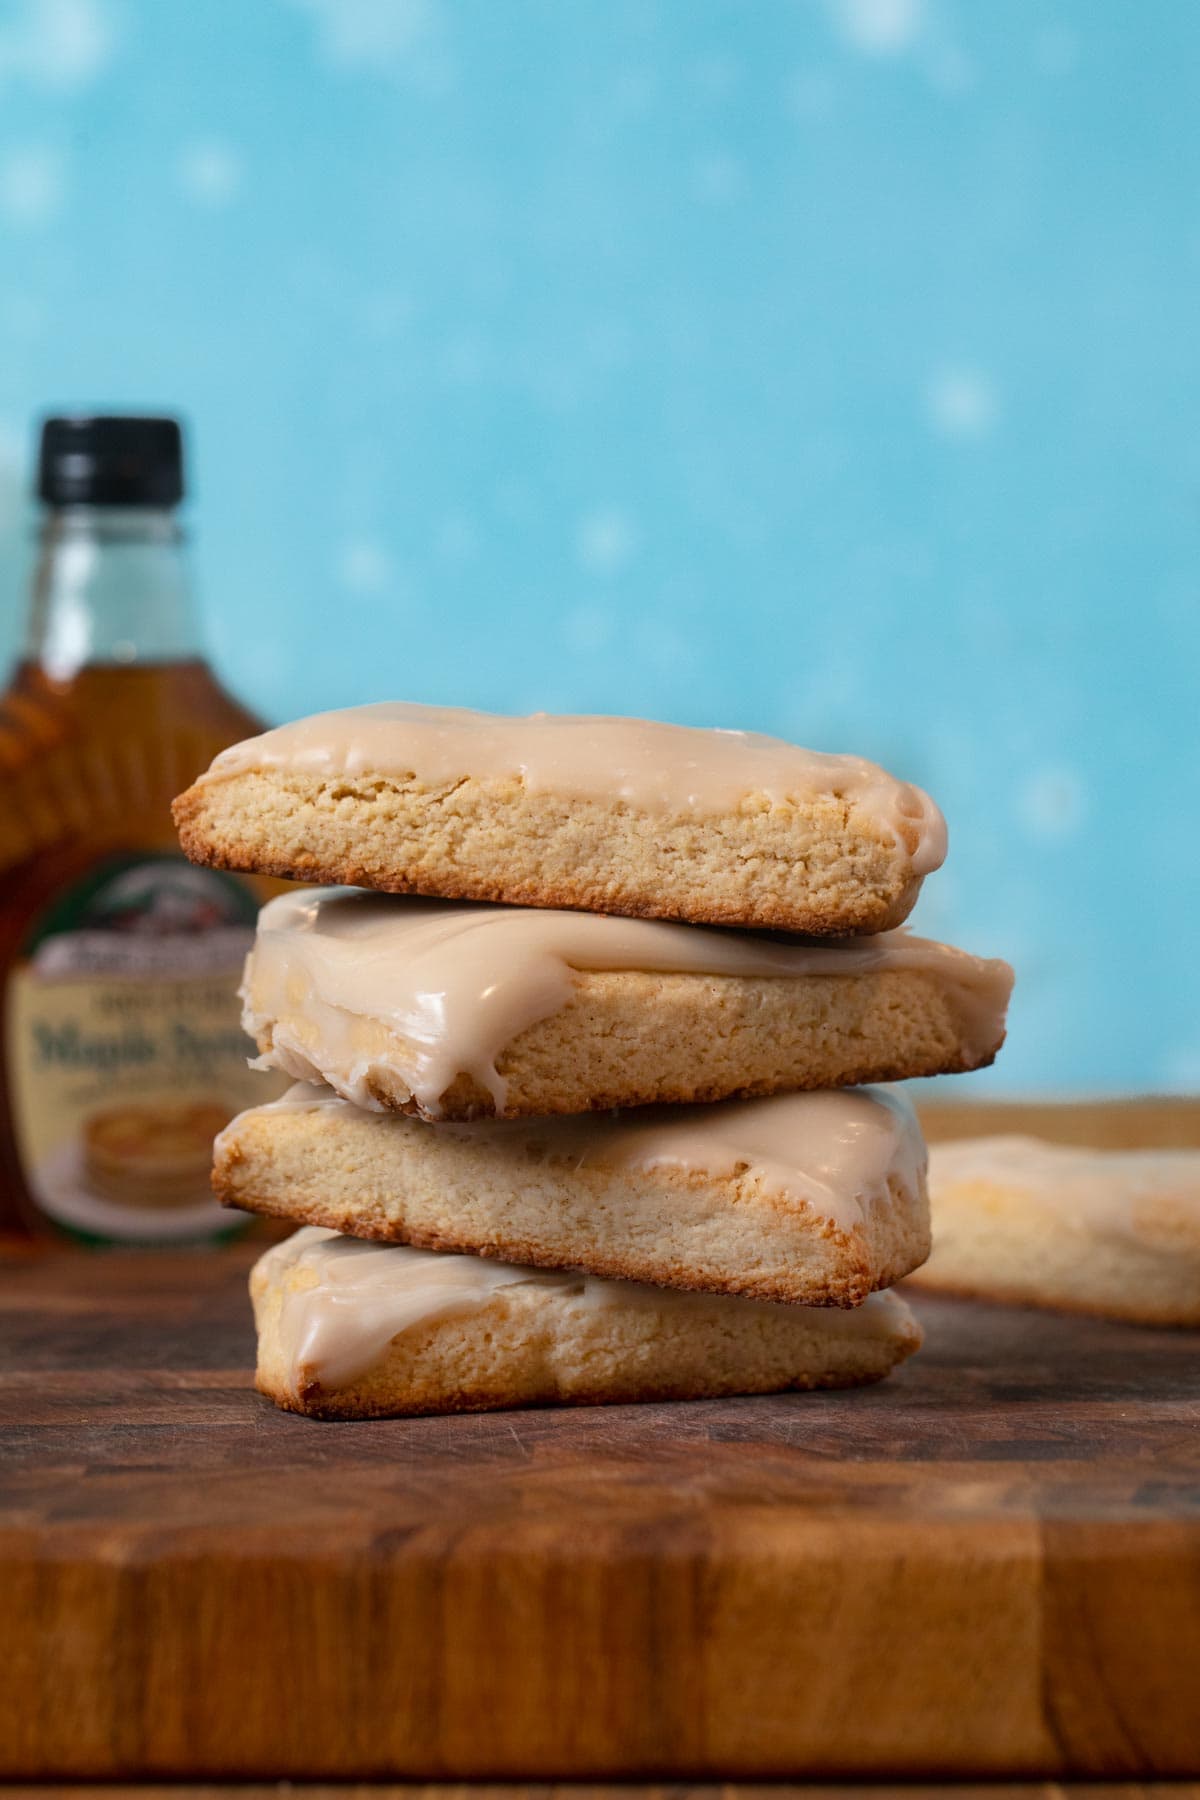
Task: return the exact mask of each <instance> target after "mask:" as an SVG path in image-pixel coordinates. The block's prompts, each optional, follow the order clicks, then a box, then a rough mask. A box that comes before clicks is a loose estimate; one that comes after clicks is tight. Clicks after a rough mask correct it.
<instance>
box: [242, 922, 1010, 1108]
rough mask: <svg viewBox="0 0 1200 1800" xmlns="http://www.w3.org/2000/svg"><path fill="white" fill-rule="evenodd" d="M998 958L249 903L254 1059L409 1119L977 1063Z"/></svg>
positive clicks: (987, 1049) (625, 1102)
mask: <svg viewBox="0 0 1200 1800" xmlns="http://www.w3.org/2000/svg"><path fill="white" fill-rule="evenodd" d="M1011 988H1012V971H1011V969H1010V968H1009V967H1008V964H1007V963H1003V962H996V961H984V960H982V959H981V958H979V957H974V956H968V955H966V954H965V953H964V952H963V951H961V950H953V949H951V948H950V947H949V946H948V945H945V944H935V943H931V942H929V941H928V940H926V939H924V938H914V937H910V936H909V935H908V934H907V932H904V931H894V932H885V933H883V934H882V935H880V936H877V937H871V938H855V939H852V940H848V941H847V942H844V943H839V944H830V943H811V942H797V941H795V940H791V941H788V942H782V941H778V940H771V939H769V938H764V937H763V936H762V935H760V934H757V933H750V932H735V931H717V930H705V929H704V928H702V927H700V926H696V925H673V924H668V923H666V922H665V921H663V920H660V919H623V918H613V917H606V916H604V915H602V914H599V913H579V912H548V911H544V910H542V909H540V908H532V907H511V906H487V905H480V904H479V903H468V904H465V905H464V904H455V903H454V902H452V901H445V900H412V899H406V898H403V897H401V896H397V895H385V894H364V893H349V894H348V893H346V892H345V891H344V890H338V889H327V890H324V891H323V892H322V891H316V892H314V891H311V890H304V891H301V892H298V893H294V894H284V895H283V896H281V897H280V898H279V899H278V900H273V901H272V902H271V903H270V904H269V905H268V906H265V907H264V908H263V910H262V912H261V913H260V914H259V920H258V932H257V935H256V938H255V944H254V949H253V951H252V952H251V954H250V956H249V958H248V959H247V963H246V975H245V980H244V982H243V986H242V1000H243V1004H244V1013H243V1021H242V1022H243V1024H244V1026H245V1029H246V1031H247V1032H248V1033H249V1035H250V1036H251V1037H252V1038H254V1039H255V1041H256V1042H257V1044H258V1048H259V1051H260V1058H259V1064H258V1066H259V1067H261V1068H273V1069H280V1070H282V1071H283V1072H284V1073H285V1074H288V1075H291V1076H292V1077H293V1078H294V1079H295V1080H298V1081H325V1082H328V1084H329V1085H330V1086H331V1087H332V1088H334V1089H336V1091H337V1092H338V1093H339V1094H341V1095H342V1096H343V1098H344V1099H347V1100H352V1101H353V1102H354V1103H355V1105H357V1106H364V1107H368V1108H371V1109H376V1110H377V1109H379V1108H389V1109H393V1110H396V1111H400V1112H416V1113H419V1114H420V1115H421V1116H422V1117H423V1118H426V1119H442V1118H448V1119H470V1118H480V1117H490V1116H493V1115H494V1116H498V1117H510V1118H512V1117H519V1116H522V1115H530V1114H532V1115H542V1114H547V1113H580V1112H591V1111H606V1110H608V1109H610V1108H612V1107H615V1106H643V1105H648V1104H651V1103H654V1102H672V1103H679V1102H687V1101H710V1100H723V1099H726V1098H728V1097H730V1096H732V1095H743V1096H746V1095H753V1094H772V1093H779V1092H786V1091H789V1090H795V1089H801V1088H835V1087H847V1086H851V1085H854V1084H858V1083H862V1082H869V1081H901V1080H904V1079H907V1078H909V1077H911V1076H917V1075H939V1074H948V1073H951V1072H953V1071H956V1070H960V1069H977V1068H980V1067H981V1066H982V1065H983V1064H985V1063H989V1062H991V1060H992V1058H993V1057H994V1056H995V1054H996V1051H997V1050H998V1049H999V1047H1000V1045H1001V1044H1002V1043H1003V1041H1004V1018H1005V1009H1006V1007H1007V1004H1008V997H1009V993H1010V991H1011Z"/></svg>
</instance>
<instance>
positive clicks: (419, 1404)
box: [255, 1336, 920, 1420]
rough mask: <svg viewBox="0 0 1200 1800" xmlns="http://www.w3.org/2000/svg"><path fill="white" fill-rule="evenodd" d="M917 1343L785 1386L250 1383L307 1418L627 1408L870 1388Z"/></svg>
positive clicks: (260, 1380) (285, 1408) (283, 1408)
mask: <svg viewBox="0 0 1200 1800" xmlns="http://www.w3.org/2000/svg"><path fill="white" fill-rule="evenodd" d="M919 1346H920V1338H919V1336H918V1337H917V1338H915V1339H914V1340H913V1341H911V1342H910V1343H908V1344H907V1346H906V1347H905V1348H904V1349H902V1350H901V1352H900V1354H899V1355H898V1356H897V1357H896V1358H895V1361H894V1362H891V1363H889V1364H888V1366H887V1367H886V1368H878V1369H872V1370H870V1371H869V1372H863V1373H861V1374H835V1375H821V1376H814V1377H807V1376H798V1377H796V1378H794V1379H793V1380H791V1381H789V1382H787V1383H786V1384H785V1385H780V1384H779V1383H778V1382H773V1381H772V1382H766V1383H764V1384H763V1385H761V1386H755V1385H754V1384H753V1383H751V1382H748V1381H747V1382H733V1383H731V1384H730V1385H729V1386H728V1387H722V1386H719V1385H718V1384H716V1383H712V1382H705V1383H702V1384H697V1383H692V1384H689V1383H686V1382H685V1383H678V1382H669V1383H666V1382H664V1383H658V1384H656V1383H654V1382H646V1383H644V1384H639V1385H638V1386H636V1387H633V1386H630V1387H627V1388H626V1387H616V1386H614V1387H607V1388H606V1387H597V1388H594V1389H588V1390H582V1391H581V1390H579V1389H572V1391H571V1393H570V1394H569V1395H564V1396H561V1397H560V1396H556V1395H555V1396H552V1395H540V1396H536V1397H534V1396H530V1395H527V1394H523V1393H519V1392H516V1391H514V1392H512V1393H509V1394H504V1393H496V1392H495V1391H487V1390H485V1389H475V1390H471V1389H467V1388H459V1389H455V1390H449V1389H437V1390H428V1391H426V1392H424V1393H422V1392H413V1393H410V1394H406V1395H405V1397H404V1399H403V1401H402V1402H397V1401H396V1400H385V1399H380V1398H378V1397H376V1396H373V1395H371V1394H364V1393H362V1392H361V1391H360V1390H359V1389H357V1388H356V1387H354V1386H350V1387H346V1388H338V1389H336V1390H332V1391H329V1392H326V1391H325V1390H324V1389H323V1388H322V1387H321V1384H320V1383H319V1382H317V1381H314V1380H311V1379H309V1380H306V1381H302V1382H301V1383H300V1392H299V1393H298V1394H294V1393H292V1392H290V1390H289V1389H287V1388H286V1387H285V1386H283V1385H282V1384H281V1383H277V1382H273V1381H271V1380H270V1379H269V1378H266V1377H264V1376H263V1375H262V1374H259V1375H258V1377H257V1378H256V1381H255V1386H256V1387H257V1389H258V1392H259V1393H260V1394H262V1395H264V1396H265V1397H266V1398H267V1399H268V1400H272V1401H274V1403H275V1405H276V1406H277V1407H279V1408H280V1410H281V1411H282V1412H290V1413H300V1414H302V1415H303V1416H304V1417H305V1418H309V1419H328V1420H336V1419H341V1420H353V1419H388V1418H427V1417H429V1416H430V1415H432V1414H436V1413H469V1412H511V1411H513V1410H515V1409H518V1408H519V1409H521V1410H525V1409H527V1408H528V1409H537V1410H538V1411H542V1410H544V1409H546V1408H548V1407H556V1406H630V1405H646V1404H653V1403H654V1402H656V1401H667V1400H719V1399H729V1398H733V1397H735V1396H738V1395H748V1396H749V1395H754V1394H784V1393H813V1392H816V1391H817V1390H819V1389H822V1388H852V1387H872V1386H874V1384H875V1383H876V1382H878V1381H883V1380H885V1379H886V1378H887V1376H888V1375H890V1374H891V1372H892V1369H893V1368H894V1367H895V1366H896V1363H898V1362H900V1361H901V1360H903V1358H905V1357H907V1356H910V1355H912V1353H913V1352H914V1351H915V1350H917V1349H918V1348H919Z"/></svg>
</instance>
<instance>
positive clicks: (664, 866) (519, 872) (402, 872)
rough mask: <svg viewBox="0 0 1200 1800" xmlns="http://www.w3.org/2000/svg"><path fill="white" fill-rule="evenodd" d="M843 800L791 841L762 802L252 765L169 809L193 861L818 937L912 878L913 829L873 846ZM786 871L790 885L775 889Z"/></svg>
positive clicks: (885, 919) (899, 907) (855, 926)
mask: <svg viewBox="0 0 1200 1800" xmlns="http://www.w3.org/2000/svg"><path fill="white" fill-rule="evenodd" d="M848 810H849V809H848V808H847V807H846V806H845V805H844V803H839V804H837V805H835V806H833V807H830V806H829V804H828V803H826V805H825V809H824V812H823V814H822V817H823V819H825V821H826V824H825V827H824V830H825V835H822V828H821V827H818V828H817V829H816V830H815V831H814V834H813V837H812V840H811V841H810V842H806V843H805V844H803V845H802V844H801V843H800V842H798V841H796V840H795V835H794V833H792V832H789V831H788V830H785V829H784V828H782V827H781V826H780V825H779V824H778V822H775V823H773V824H771V825H770V826H769V828H764V826H763V825H762V824H761V823H760V824H759V825H757V826H756V825H755V824H754V822H753V821H754V820H755V819H761V817H762V815H757V814H750V815H748V816H747V817H745V818H743V817H742V816H741V815H738V816H737V817H736V818H720V819H716V820H712V821H705V822H704V823H703V824H698V823H697V822H696V821H694V820H690V819H686V820H682V819H670V818H667V819H663V820H658V819H652V818H649V817H645V816H641V815H637V814H631V813H629V812H628V810H627V809H625V808H623V807H621V806H620V805H618V804H614V805H613V806H611V807H609V808H602V807H600V806H599V805H597V804H596V803H594V802H574V803H569V802H567V801H565V800H562V799H558V800H552V799H551V800H546V801H544V802H541V803H539V802H538V801H536V800H534V799H532V798H531V797H530V796H529V795H527V794H526V793H525V792H524V790H523V788H522V786H521V784H520V783H519V782H518V781H512V782H500V783H480V782H475V781H473V780H470V779H468V780H467V781H465V782H463V783H461V784H458V785H457V786H452V787H450V788H445V789H426V788H423V787H421V786H420V785H419V784H415V783H408V784H405V783H400V782H396V781H394V780H390V779H389V778H387V777H384V776H371V775H368V776H364V777H361V778H357V779H355V780H351V779H342V780H329V781H310V782H308V783H302V782H300V781H298V780H297V779H296V778H295V777H291V778H285V777H281V776H276V775H275V774H273V773H267V772H262V771H254V772H252V773H250V774H248V775H242V776H233V777H230V778H229V779H228V780H226V781H223V782H218V783H215V784H208V783H198V784H196V785H195V786H193V787H191V788H189V789H188V790H187V792H186V793H184V794H181V795H180V796H179V798H178V799H177V800H176V801H175V803H174V806H173V808H172V813H173V817H174V820H175V824H176V827H177V830H178V832H179V840H180V843H181V845H182V847H183V850H184V853H185V855H187V856H188V857H189V858H190V860H191V861H192V862H196V863H201V864H204V865H206V866H208V867H211V868H222V869H231V870H235V871H238V872H240V873H245V874H259V875H267V876H274V877H276V878H281V879H285V880H293V881H305V882H315V883H320V884H322V885H332V886H348V887H365V888H374V889H376V890H378V891H380V892H384V893H394V894H425V895H429V896H433V897H438V898H442V899H447V900H485V901H493V902H500V903H505V904H508V905H514V906H540V907H550V908H557V909H565V910H568V911H570V910H577V911H584V912H602V913H618V914H623V915H626V916H628V917H632V918H648V919H682V920H685V921H687V922H689V923H692V924H702V925H704V924H706V925H736V926H743V927H750V928H763V929H772V930H783V931H796V932H804V933H807V934H809V935H811V936H818V937H830V936H832V937H844V936H856V935H862V934H872V933H876V932H880V931H887V930H890V929H891V928H892V927H893V926H896V925H900V924H902V923H903V922H904V920H905V919H906V918H907V917H908V915H909V913H910V912H911V911H912V908H913V905H914V904H915V902H916V898H917V895H918V893H919V891H920V887H921V878H920V877H918V876H914V875H913V873H912V869H911V860H910V859H911V856H912V854H913V853H914V851H915V849H916V844H917V833H916V828H915V826H912V825H910V824H908V823H907V822H904V823H902V825H901V829H902V830H903V831H905V832H906V833H907V834H908V835H909V836H910V837H911V842H910V843H907V844H906V845H905V846H904V847H903V848H900V847H890V846H886V845H885V844H884V843H883V842H882V841H881V840H879V839H878V838H873V837H870V836H867V835H864V834H863V833H861V832H859V833H856V832H855V831H854V830H853V829H852V828H851V827H850V825H849V822H848V817H847V815H848ZM831 815H840V817H837V818H836V819H835V818H834V817H832V816H831ZM767 817H768V819H769V817H770V815H769V814H768V815H767ZM835 823H836V825H837V828H838V830H839V832H840V841H839V842H836V843H831V842H830V841H829V838H828V833H829V832H830V831H832V830H833V828H834V824H835ZM723 832H724V833H727V834H728V842H727V843H724V844H718V842H717V840H718V839H719V838H720V835H721V834H722V833H723ZM822 862H825V864H826V865H827V866H826V867H824V868H822V867H821V863H822ZM810 868H811V874H809V870H810ZM556 871H557V872H556ZM799 871H804V879H803V880H802V881H801V884H800V891H798V892H797V891H793V892H789V893H784V892H781V891H780V889H781V887H784V888H786V887H791V888H793V889H795V886H796V883H797V879H798V872H799Z"/></svg>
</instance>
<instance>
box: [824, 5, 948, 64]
mask: <svg viewBox="0 0 1200 1800" xmlns="http://www.w3.org/2000/svg"><path fill="white" fill-rule="evenodd" d="M832 6H833V13H834V18H835V19H836V21H837V24H838V28H839V30H840V31H841V33H842V35H843V37H845V38H846V39H847V41H848V42H849V43H851V44H852V45H853V46H854V48H855V49H856V50H861V51H862V52H863V54H864V55H866V56H898V55H900V54H901V53H902V52H903V51H905V50H908V49H909V48H911V46H912V45H913V44H914V43H915V42H916V40H917V38H918V37H919V36H920V34H921V31H922V28H923V26H924V23H925V4H924V0H832Z"/></svg>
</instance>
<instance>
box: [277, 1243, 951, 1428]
mask: <svg viewBox="0 0 1200 1800" xmlns="http://www.w3.org/2000/svg"><path fill="white" fill-rule="evenodd" d="M250 1291H251V1295H252V1297H253V1301H254V1316H255V1323H256V1325H257V1327H258V1387H259V1391H260V1392H261V1393H263V1394H266V1395H268V1396H269V1398H270V1399H272V1400H274V1402H275V1404H276V1405H277V1406H280V1407H283V1408H284V1409H285V1410H287V1411H289V1412H301V1413H308V1414H310V1415H312V1416H313V1417H316V1418H324V1419H370V1418H386V1417H396V1416H401V1415H404V1414H412V1413H448V1412H482V1411H488V1410H493V1409H495V1408H497V1407H512V1406H547V1405H563V1404H566V1405H576V1406H583V1405H597V1404H601V1403H604V1402H621V1401H638V1400H693V1399H701V1398H705V1397H711V1396H714V1395H719V1394H766V1393H777V1392H780V1391H782V1390H785V1389H788V1388H821V1387H850V1386H854V1385H856V1384H858V1383H861V1382H867V1381H879V1380H880V1379H881V1378H882V1377H883V1376H885V1375H887V1374H888V1373H889V1371H890V1370H892V1369H893V1368H895V1366H896V1364H897V1363H899V1362H902V1361H903V1360H904V1358H905V1357H906V1356H911V1355H912V1353H913V1351H914V1350H916V1349H918V1348H919V1346H920V1342H921V1333H920V1329H919V1327H918V1326H917V1324H916V1322H915V1320H914V1319H913V1317H912V1314H911V1313H910V1312H909V1310H908V1308H907V1307H906V1306H905V1304H904V1302H903V1301H902V1300H899V1299H897V1298H896V1296H895V1295H894V1294H874V1295H872V1296H871V1298H870V1299H869V1300H868V1301H867V1302H866V1304H865V1305H864V1306H862V1307H860V1308H858V1309H857V1310H856V1311H854V1312H831V1311H829V1310H822V1309H821V1308H816V1307H799V1306H771V1305H769V1304H765V1303H763V1302H760V1301H754V1300H729V1299H714V1298H712V1297H711V1296H709V1295H698V1294H677V1293H671V1292H669V1291H667V1290H665V1289H663V1288H652V1287H642V1286H639V1285H638V1284H637V1283H636V1282H626V1281H620V1282H617V1281H598V1280H596V1279H594V1278H593V1277H592V1276H585V1275H563V1274H555V1275H548V1274H546V1273H545V1271H543V1270H537V1269H523V1268H514V1267H512V1266H511V1265H507V1264H504V1263H496V1262H491V1263H488V1262H484V1261H482V1260H481V1259H480V1258H479V1257H475V1256H452V1255H450V1256H447V1255H437V1254H436V1253H434V1252H430V1251H423V1250H411V1249H408V1248H407V1247H405V1246H402V1245H387V1246H382V1245H377V1244H364V1243H361V1242H358V1241H356V1240H355V1239H352V1238H344V1237H338V1236H336V1235H335V1234H333V1233H332V1232H327V1231H321V1230H314V1229H311V1228H310V1229H306V1230H303V1231H298V1232H297V1233H296V1234H295V1236H294V1237H291V1238H288V1239H287V1240H286V1242H284V1243H282V1244H277V1245H275V1246H274V1247H273V1248H272V1249H270V1250H268V1251H267V1252H266V1254H265V1255H264V1256H263V1257H261V1258H260V1259H259V1261H258V1263H257V1264H256V1265H255V1267H254V1270H253V1272H252V1274H251V1277H250Z"/></svg>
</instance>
